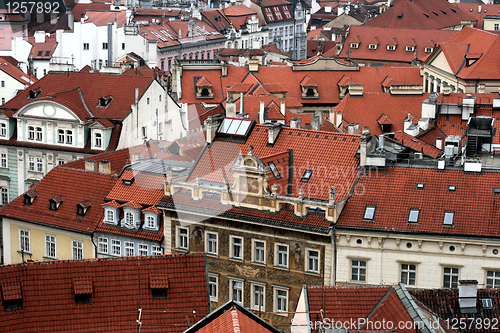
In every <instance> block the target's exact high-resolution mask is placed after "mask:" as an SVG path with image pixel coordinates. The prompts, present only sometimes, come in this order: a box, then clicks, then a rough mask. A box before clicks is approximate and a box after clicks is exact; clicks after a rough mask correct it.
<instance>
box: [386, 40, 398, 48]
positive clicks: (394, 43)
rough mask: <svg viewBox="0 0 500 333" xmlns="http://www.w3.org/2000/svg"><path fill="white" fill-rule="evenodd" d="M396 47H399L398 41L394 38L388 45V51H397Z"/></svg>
mask: <svg viewBox="0 0 500 333" xmlns="http://www.w3.org/2000/svg"><path fill="white" fill-rule="evenodd" d="M396 47H398V40H397V39H396V38H392V39H391V40H390V41H389V42H388V43H387V51H396Z"/></svg>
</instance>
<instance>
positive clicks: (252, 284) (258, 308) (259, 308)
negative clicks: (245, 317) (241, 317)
mask: <svg viewBox="0 0 500 333" xmlns="http://www.w3.org/2000/svg"><path fill="white" fill-rule="evenodd" d="M256 287H258V288H262V295H260V296H261V297H260V301H262V304H255V300H256V297H255V296H256V295H257V294H256V292H255V289H256ZM259 303H260V302H259ZM259 305H260V306H259ZM250 309H252V310H256V311H260V312H265V311H266V283H265V282H257V281H251V282H250Z"/></svg>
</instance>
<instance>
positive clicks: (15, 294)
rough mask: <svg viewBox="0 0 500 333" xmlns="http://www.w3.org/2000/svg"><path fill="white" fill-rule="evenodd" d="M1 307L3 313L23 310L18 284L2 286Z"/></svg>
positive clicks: (19, 285)
mask: <svg viewBox="0 0 500 333" xmlns="http://www.w3.org/2000/svg"><path fill="white" fill-rule="evenodd" d="M2 305H3V308H4V311H14V310H21V309H22V308H23V297H22V293H21V284H20V283H19V282H14V283H9V284H3V285H2Z"/></svg>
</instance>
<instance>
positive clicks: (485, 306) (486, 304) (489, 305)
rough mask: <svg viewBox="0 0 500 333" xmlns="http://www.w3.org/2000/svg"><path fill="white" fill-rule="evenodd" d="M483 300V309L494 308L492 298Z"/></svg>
mask: <svg viewBox="0 0 500 333" xmlns="http://www.w3.org/2000/svg"><path fill="white" fill-rule="evenodd" d="M481 301H482V303H483V309H493V303H492V301H491V298H483V299H482V300H481Z"/></svg>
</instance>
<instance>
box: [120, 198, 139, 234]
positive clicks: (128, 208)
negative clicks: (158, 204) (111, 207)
mask: <svg viewBox="0 0 500 333" xmlns="http://www.w3.org/2000/svg"><path fill="white" fill-rule="evenodd" d="M120 207H121V208H123V218H122V220H121V226H122V227H125V228H128V229H138V228H139V226H140V221H141V209H142V206H141V205H140V204H138V203H136V202H134V201H130V202H127V203H124V204H123V205H121V206H120Z"/></svg>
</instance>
